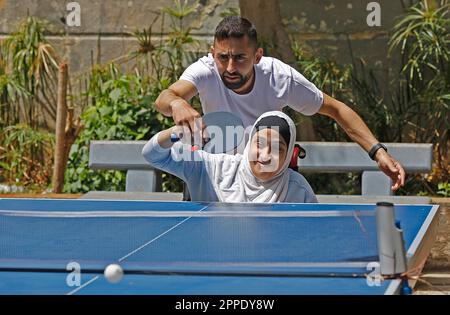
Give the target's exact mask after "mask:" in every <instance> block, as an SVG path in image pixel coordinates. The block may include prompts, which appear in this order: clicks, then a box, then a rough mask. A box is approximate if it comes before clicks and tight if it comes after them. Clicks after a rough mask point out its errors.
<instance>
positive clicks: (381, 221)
mask: <svg viewBox="0 0 450 315" xmlns="http://www.w3.org/2000/svg"><path fill="white" fill-rule="evenodd" d="M376 223H377V239H378V255H379V259H380V268H381V274H382V275H383V276H390V277H392V276H399V275H402V274H404V273H405V272H406V270H407V265H406V251H405V244H404V240H403V230H402V229H401V228H400V226H399V224H398V223H396V221H395V210H394V205H393V204H392V203H389V202H378V203H377V204H376Z"/></svg>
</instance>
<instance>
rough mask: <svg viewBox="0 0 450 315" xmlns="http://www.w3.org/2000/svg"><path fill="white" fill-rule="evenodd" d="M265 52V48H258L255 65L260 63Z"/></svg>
mask: <svg viewBox="0 0 450 315" xmlns="http://www.w3.org/2000/svg"><path fill="white" fill-rule="evenodd" d="M263 54H264V50H263V49H262V48H261V47H259V48H258V49H256V53H255V65H256V64H258V63H259V62H260V61H261V58H262V56H263Z"/></svg>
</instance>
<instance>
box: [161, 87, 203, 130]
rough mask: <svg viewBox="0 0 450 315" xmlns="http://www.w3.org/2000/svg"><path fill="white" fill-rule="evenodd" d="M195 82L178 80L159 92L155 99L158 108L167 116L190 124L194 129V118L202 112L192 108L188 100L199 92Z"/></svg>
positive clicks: (177, 121) (184, 123) (176, 122)
mask: <svg viewBox="0 0 450 315" xmlns="http://www.w3.org/2000/svg"><path fill="white" fill-rule="evenodd" d="M197 93H198V92H197V88H196V87H195V85H194V84H192V83H191V82H189V81H186V80H178V81H177V82H175V83H174V84H172V85H171V86H170V87H169V88H168V89H166V90H164V91H162V92H161V94H159V96H158V98H157V99H156V101H155V106H156V110H157V111H158V112H160V113H161V114H163V115H165V116H169V117H170V116H171V117H173V120H174V122H175V124H177V125H179V126H182V125H184V126H188V127H189V129H190V130H191V131H194V119H195V118H199V117H200V114H199V113H198V112H197V111H196V110H195V109H193V108H192V106H191V105H190V104H189V103H188V101H189V100H190V99H191V98H193V97H194V96H195V95H196V94H197Z"/></svg>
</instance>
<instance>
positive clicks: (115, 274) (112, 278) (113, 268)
mask: <svg viewBox="0 0 450 315" xmlns="http://www.w3.org/2000/svg"><path fill="white" fill-rule="evenodd" d="M104 275H105V278H106V280H108V282H110V283H118V282H120V280H122V277H123V269H122V267H120V266H119V265H117V264H111V265H108V266H107V267H106V268H105V272H104Z"/></svg>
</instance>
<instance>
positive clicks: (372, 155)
mask: <svg viewBox="0 0 450 315" xmlns="http://www.w3.org/2000/svg"><path fill="white" fill-rule="evenodd" d="M379 149H383V150H384V151H386V152H387V148H386V146H385V145H384V144H382V143H377V144H375V145H374V146H373V147H372V148H371V149H370V151H369V157H370V158H371V159H372V160H374V161H375V154H376V153H377V151H378V150H379Z"/></svg>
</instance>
